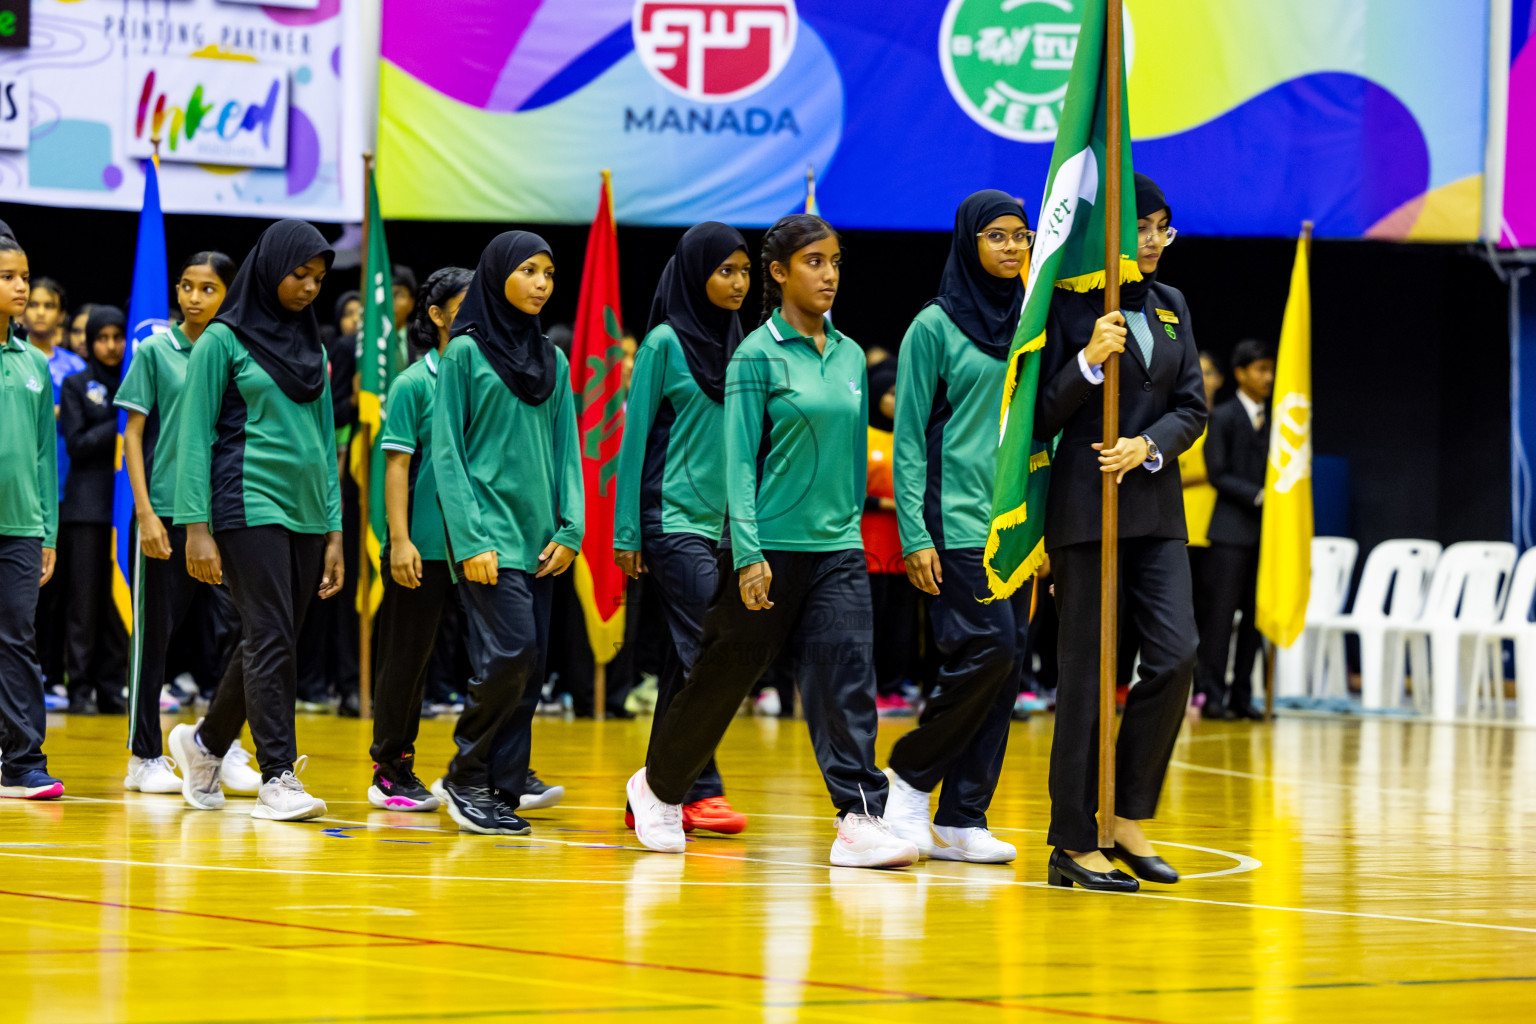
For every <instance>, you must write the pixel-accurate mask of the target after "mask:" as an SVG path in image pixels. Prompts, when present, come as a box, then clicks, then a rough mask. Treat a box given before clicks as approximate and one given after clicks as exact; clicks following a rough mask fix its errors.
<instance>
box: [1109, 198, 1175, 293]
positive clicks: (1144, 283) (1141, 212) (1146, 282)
mask: <svg viewBox="0 0 1536 1024" xmlns="http://www.w3.org/2000/svg"><path fill="white" fill-rule="evenodd" d="M1163 209H1168V200H1167V199H1165V198H1163V190H1162V189H1160V188H1158V187H1157V182H1155V181H1153V180H1152V179H1151V178H1149V177H1147V176H1146V175H1145V174H1142V173H1141V172H1140V171H1138V172H1137V173H1136V217H1137V219H1138V220H1139V219H1140V218H1142V217H1150V216H1151V215H1152V214H1154V213H1156V212H1157V211H1158V210H1163ZM1168 216H1169V217H1170V218H1171V217H1172V216H1173V211H1172V210H1171V209H1169V210H1168ZM1140 253H1141V250H1140V247H1139V245H1138V248H1137V255H1140ZM1156 281H1157V271H1155V270H1154V271H1153V272H1152V273H1150V274H1143V275H1142V278H1141V280H1140V281H1122V282H1120V308H1121V309H1131V310H1137V309H1141V307H1142V306H1144V305H1146V302H1147V294H1148V293H1149V292H1151V291H1152V285H1153V284H1154V283H1155V282H1156Z"/></svg>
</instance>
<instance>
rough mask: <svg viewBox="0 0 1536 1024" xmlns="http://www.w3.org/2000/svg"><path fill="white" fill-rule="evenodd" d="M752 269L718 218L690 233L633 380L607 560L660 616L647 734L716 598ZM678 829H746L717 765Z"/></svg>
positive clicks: (669, 271) (690, 798)
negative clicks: (726, 428) (737, 358)
mask: <svg viewBox="0 0 1536 1024" xmlns="http://www.w3.org/2000/svg"><path fill="white" fill-rule="evenodd" d="M751 268H752V261H751V260H750V259H749V258H748V256H747V241H746V239H744V238H742V237H741V232H739V231H737V230H736V229H735V228H733V227H730V226H729V225H727V224H721V223H719V222H717V221H707V222H705V223H703V224H696V225H694V226H693V227H691V228H689V229H688V231H687V232H686V233H685V234H684V235H683V237H682V240H681V241H679V242H678V243H677V253H676V255H674V256H673V257H672V259H671V260H669V261H668V262H667V268H666V269H665V270H664V271H662V274H661V282H660V283H659V284H658V285H657V286H656V298H655V300H654V301H653V302H652V303H651V319H650V327H649V329H648V330H647V331H646V335H645V341H644V343H643V344H642V345H641V346H640V350H639V351H638V352H637V353H635V368H634V372H633V373H632V374H631V376H630V381H629V401H628V404H627V405H626V407H625V410H624V412H625V420H624V442H623V445H622V446H621V447H620V449H619V488H618V499H617V501H616V503H615V508H614V514H615V522H614V538H613V547H614V552H613V554H614V561H615V562H616V563H618V566H619V568H621V569H623V570H624V572H625V573H627V574H628V575H629V576H630V577H632V578H636V579H638V578H639V576H640V574H641V573H642V572H646V573H649V574H650V583H649V584H648V587H649V588H653V589H648V590H647V591H646V592H647V594H648V595H649V594H652V593H654V594H655V595H656V596H657V597H659V599H660V601H661V604H662V607H663V609H664V610H665V612H666V616H667V629H668V632H669V633H670V634H671V643H669V644H668V645H667V649H666V654H665V656H664V660H663V662H662V669H661V682H660V685H659V687H658V688H657V691H656V712H655V716H654V718H653V719H652V725H653V727H654V725H655V723H657V722H660V721H661V720H662V718H663V717H665V715H666V711H667V706H668V705H670V704H671V703H672V698H673V696H674V695H675V694H676V693H677V690H678V687H679V686H681V685H682V682H683V676H684V674H685V673H686V672H687V671H688V670H689V669H691V668H692V667H693V661H694V658H695V657H696V656H697V655H698V650H699V636H700V634H701V633H702V631H703V627H704V609H705V606H706V605H707V604H708V602H709V596H710V595H711V594H713V593H714V591H715V581H716V560H717V559H718V558H719V548H718V542H719V540H720V528H721V523H722V516H723V514H724V511H725V451H724V449H723V447H722V446H721V444H720V431H721V427H722V425H723V422H724V417H725V367H726V362H727V361H728V360H729V359H730V357H731V354H732V353H733V352H735V351H736V347H737V346H738V345H739V344H741V338H742V329H741V318H740V317H739V316H737V315H736V311H737V310H739V309H740V308H741V303H742V301H743V300H744V299H745V298H746V296H747V287H748V285H749V284H750V283H751V279H750V276H749V275H750V273H751ZM633 820H634V818H633V815H630V816H629V821H631V822H633ZM683 827H684V828H704V829H708V830H709V831H711V832H721V833H725V834H727V835H734V834H735V833H737V832H740V831H742V829H744V828H746V827H747V816H746V815H745V814H741V813H740V812H738V811H735V810H733V809H732V808H731V805H730V803H729V801H727V800H726V799H725V786H724V783H722V782H721V781H720V772H719V770H718V769H716V767H715V759H714V757H713V756H711V757H710V759H709V761H708V762H707V763H706V764H705V765H704V769H703V771H702V772H701V773H700V774H699V778H698V780H697V781H696V782H694V784H693V786H692V788H690V789H689V790H688V795H687V797H686V798H685V799H684V801H683Z"/></svg>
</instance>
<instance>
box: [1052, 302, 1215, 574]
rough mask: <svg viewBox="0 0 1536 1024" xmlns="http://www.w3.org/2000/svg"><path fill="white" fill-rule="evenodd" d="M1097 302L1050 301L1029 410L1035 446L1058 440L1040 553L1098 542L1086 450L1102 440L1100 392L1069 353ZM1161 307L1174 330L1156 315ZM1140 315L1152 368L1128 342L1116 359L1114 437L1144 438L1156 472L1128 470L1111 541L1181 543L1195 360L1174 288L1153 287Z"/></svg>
mask: <svg viewBox="0 0 1536 1024" xmlns="http://www.w3.org/2000/svg"><path fill="white" fill-rule="evenodd" d="M1103 302H1104V293H1103V292H1101V291H1095V292H1087V293H1080V292H1069V291H1057V292H1056V293H1055V294H1054V295H1052V297H1051V313H1050V319H1049V321H1048V322H1047V325H1046V340H1045V349H1044V350H1043V352H1042V353H1041V368H1040V393H1039V396H1038V397H1037V399H1036V402H1035V437H1036V439H1037V440H1040V441H1048V440H1050V439H1051V438H1052V437H1055V436H1056V434H1058V433H1060V434H1061V441H1060V443H1059V444H1058V445H1057V447H1056V457H1055V459H1054V461H1053V464H1052V467H1051V487H1050V494H1049V496H1048V497H1047V499H1046V503H1045V547H1046V550H1047V551H1054V550H1056V549H1057V548H1061V547H1066V546H1067V545H1068V544H1082V543H1085V542H1087V541H1096V540H1098V539H1099V535H1100V526H1101V523H1102V517H1101V506H1100V495H1101V493H1102V488H1103V482H1102V481H1103V474H1102V473H1101V472H1100V471H1099V458H1098V455H1099V453H1098V452H1096V451H1094V450H1093V447H1092V446H1093V445H1094V444H1095V443H1097V442H1099V441H1102V440H1103V438H1104V399H1103V397H1102V392H1101V391H1100V390H1099V389H1100V387H1101V386H1102V385H1097V384H1093V383H1090V382H1089V381H1088V379H1087V378H1086V377H1084V376H1083V373H1082V370H1081V369H1080V368H1079V367H1078V362H1077V354H1078V353H1079V352H1081V351H1082V350H1083V348H1084V347H1085V346H1086V345H1087V344H1088V340H1089V338H1090V337H1092V335H1093V323H1094V321H1095V320H1097V319H1098V318H1099V317H1100V316H1102V315H1103V313H1104V309H1103ZM1160 309H1161V310H1166V311H1167V312H1168V313H1169V314H1170V318H1171V319H1176V320H1177V321H1178V322H1177V323H1170V322H1166V321H1165V320H1164V319H1163V318H1161V317H1159V316H1158V313H1157V311H1158V310H1160ZM1144 311H1145V313H1146V316H1147V324H1148V326H1149V327H1151V328H1152V337H1153V345H1152V368H1151V372H1150V373H1149V372H1148V369H1147V363H1146V362H1145V360H1144V359H1143V358H1142V354H1141V346H1140V345H1138V344H1137V343H1136V338H1135V336H1134V335H1131V336H1129V337H1128V338H1127V339H1126V346H1125V353H1124V354H1123V355H1122V356H1121V357H1120V433H1121V434H1122V435H1123V436H1125V437H1137V436H1139V435H1141V434H1146V435H1147V436H1148V437H1150V438H1152V440H1153V442H1155V443H1156V444H1157V447H1158V449H1159V451H1161V453H1162V457H1163V467H1162V469H1160V470H1159V471H1158V472H1156V473H1152V472H1149V471H1148V470H1146V469H1142V468H1137V469H1133V470H1132V471H1131V472H1129V473H1127V474H1126V476H1125V479H1124V480H1123V481H1122V482H1121V484H1120V536H1121V537H1167V538H1172V539H1177V540H1188V539H1189V536H1188V533H1187V530H1186V527H1185V525H1184V487H1183V484H1182V483H1181V481H1180V479H1179V455H1180V453H1182V452H1184V451H1186V450H1187V449H1188V448H1189V446H1190V445H1192V444H1194V443H1195V439H1196V438H1198V437H1199V436H1200V432H1201V430H1203V429H1204V428H1205V418H1206V409H1205V386H1204V383H1203V380H1202V378H1201V375H1200V356H1199V353H1198V352H1197V350H1196V348H1195V334H1194V330H1193V329H1192V328H1191V326H1190V322H1189V307H1188V306H1187V305H1185V303H1184V296H1183V294H1182V293H1181V292H1180V291H1179V290H1178V289H1177V288H1171V287H1169V286H1168V285H1165V284H1154V285H1153V286H1152V289H1151V291H1150V293H1149V294H1148V295H1147V301H1146V306H1145V308H1144ZM1169 329H1171V333H1170V330H1169ZM1207 443H1209V442H1207Z"/></svg>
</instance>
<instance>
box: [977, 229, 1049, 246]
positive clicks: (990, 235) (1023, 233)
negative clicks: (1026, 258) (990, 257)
mask: <svg viewBox="0 0 1536 1024" xmlns="http://www.w3.org/2000/svg"><path fill="white" fill-rule="evenodd" d="M976 237H977V238H980V239H982V240H984V241H985V242H986V243H987V247H988V248H990V249H992V250H993V251H994V252H1002V251H1003V250H1004V249H1009V248H1013V249H1028V248H1029V247H1030V246H1032V245H1034V244H1035V233H1034V232H1033V231H1031V230H1029V229H1028V228H1020V229H1019V230H1017V231H1015V232H1013V233H1012V234H1010V233H1008V232H1007V231H1004V230H1003V229H1002V228H992V229H991V230H989V231H978V232H976ZM1010 243H1011V244H1010Z"/></svg>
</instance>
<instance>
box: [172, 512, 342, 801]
mask: <svg viewBox="0 0 1536 1024" xmlns="http://www.w3.org/2000/svg"><path fill="white" fill-rule="evenodd" d="M214 539H215V540H217V541H218V544H219V557H220V559H221V560H222V562H223V566H224V582H225V583H227V584H228V585H229V592H230V595H231V596H232V597H234V599H235V610H236V611H237V612H239V614H240V623H241V626H242V627H243V629H242V631H243V634H244V635H243V636H242V637H241V638H240V646H239V648H238V649H237V650H236V651H235V657H234V658H233V659H231V662H230V666H229V671H228V672H227V673H226V674H225V676H224V679H223V681H222V682H220V683H219V692H218V693H216V694H214V697H213V703H212V704H211V705H209V707H208V715H207V717H206V718H204V719H203V724H202V726H201V727H200V728H199V729H198V732H197V735H198V738H199V739H201V740H202V742H203V746H204V747H205V748H207V750H208V752H209V753H211V754H214V755H216V756H219V757H223V756H224V754H225V753H226V752H227V751H228V750H229V745H230V744H231V743H233V742H234V740H235V737H237V736H239V735H240V726H241V724H242V723H243V721H244V720H245V719H247V718H249V720H250V723H251V739H252V740H254V741H255V743H256V761H257V763H258V764H260V765H261V778H262V781H263V782H266V781H268V780H271V779H275V778H278V777H279V776H281V775H282V774H283V773H284V772H287V771H292V770H293V762H294V761H295V760H297V759H298V756H299V751H298V742H297V739H296V738H295V736H294V725H293V701H294V694H295V692H296V690H297V688H298V672H297V660H296V659H297V656H298V655H297V651H298V638H299V625H300V623H302V622H303V621H304V616H305V614H306V613H307V612H308V611H309V607H310V604H311V603H312V601H313V600H314V599H315V598H316V594H317V593H318V592H319V590H320V578H321V575H322V574H323V573H324V571H325V535H324V534H318V533H294V532H293V531H292V530H289V529H286V528H284V527H281V526H248V527H245V528H244V529H239V530H220V531H219V532H218V533H216V534H215V535H214Z"/></svg>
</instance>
